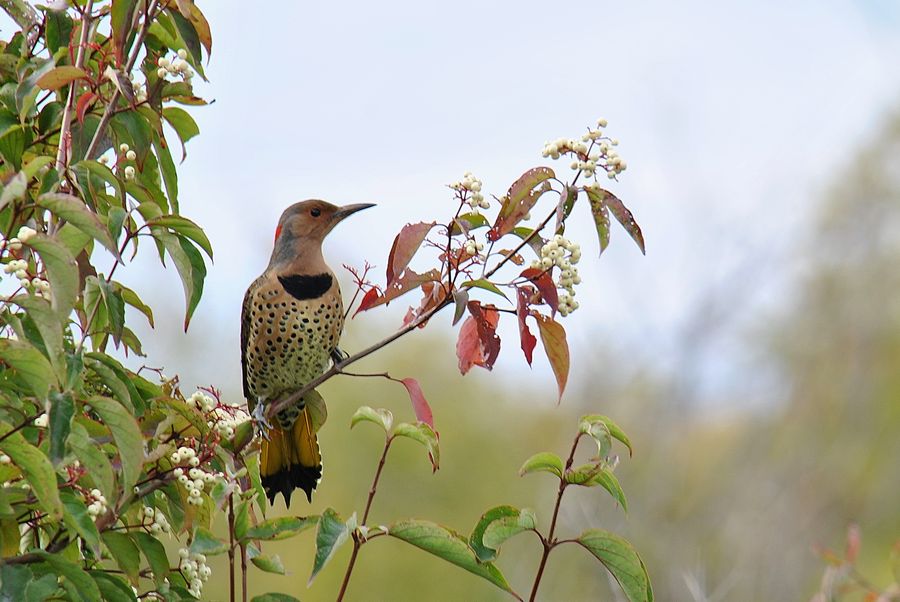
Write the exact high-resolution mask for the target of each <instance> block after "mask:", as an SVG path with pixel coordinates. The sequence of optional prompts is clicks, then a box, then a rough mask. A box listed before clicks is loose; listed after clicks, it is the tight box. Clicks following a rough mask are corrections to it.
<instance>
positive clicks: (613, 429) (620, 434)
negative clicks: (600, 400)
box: [579, 414, 634, 456]
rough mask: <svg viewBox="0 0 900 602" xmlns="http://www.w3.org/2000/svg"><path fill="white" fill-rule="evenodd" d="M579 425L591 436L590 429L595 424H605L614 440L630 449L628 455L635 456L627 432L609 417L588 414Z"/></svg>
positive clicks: (581, 419)
mask: <svg viewBox="0 0 900 602" xmlns="http://www.w3.org/2000/svg"><path fill="white" fill-rule="evenodd" d="M579 423H580V427H579V428H580V429H581V431H582V432H584V433H588V434H590V428H591V426H592V425H593V424H595V423H601V424H603V425H604V426H605V427H606V430H607V431H608V432H609V434H610V435H612V437H613V439H617V440H618V441H620V442H622V444H624V445H625V447H627V448H628V455H629V456H631V455H633V453H634V450H633V449H632V447H631V441H630V440H629V439H628V435H626V434H625V431H623V430H622V429H621V428H619V425H618V424H616V423H615V422H613V421H612V420H611V419H610V418H609V417H608V416H604V415H603V414H587V415H585V416H582V417H581V418H580V419H579Z"/></svg>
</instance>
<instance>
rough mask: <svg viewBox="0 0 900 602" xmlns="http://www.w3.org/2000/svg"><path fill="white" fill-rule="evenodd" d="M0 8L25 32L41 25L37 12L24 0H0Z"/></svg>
mask: <svg viewBox="0 0 900 602" xmlns="http://www.w3.org/2000/svg"><path fill="white" fill-rule="evenodd" d="M0 8H2V9H3V10H4V12H6V14H8V15H9V16H10V17H12V20H13V21H15V22H16V25H18V26H19V27H21V28H22V31H23V32H24V31H28V30H29V29H31V28H32V27H34V26H35V25H37V24H38V23H40V19H39V18H38V15H37V12H35V10H34V9H33V8H32V7H31V5H29V4H28V3H27V2H25V1H24V0H0Z"/></svg>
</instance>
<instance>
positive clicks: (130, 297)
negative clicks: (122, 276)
mask: <svg viewBox="0 0 900 602" xmlns="http://www.w3.org/2000/svg"><path fill="white" fill-rule="evenodd" d="M115 286H116V289H117V290H118V292H119V294H120V295H121V296H122V300H123V301H124V302H125V303H127V304H128V305H130V306H131V307H133V308H135V309H136V310H138V311H139V312H141V313H142V314H144V316H145V317H146V318H147V322H149V323H150V327H151V328H153V310H152V309H151V308H150V306H149V305H147V304H146V303H144V302H143V301H141V298H140V297H138V294H137V293H136V292H134V291H133V290H131V289H130V288H128V287H127V286H124V285H122V284H119V283H118V282H117V283H116V285H115Z"/></svg>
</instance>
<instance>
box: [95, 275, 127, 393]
mask: <svg viewBox="0 0 900 602" xmlns="http://www.w3.org/2000/svg"><path fill="white" fill-rule="evenodd" d="M97 283H98V284H99V286H100V296H101V297H102V298H103V303H104V304H105V305H106V318H107V320H108V321H109V327H110V333H111V334H112V336H113V341H115V343H116V346H117V347H118V345H119V341H121V339H122V331H123V330H124V328H125V302H124V301H123V300H122V296H121V295H120V294H119V293H118V292H117V291H116V290H114V289H113V287H112V286H111V285H110V283H109V282H108V281H107V280H106V278H104V277H102V276H100V277H98V278H97ZM129 403H131V402H130V400H129Z"/></svg>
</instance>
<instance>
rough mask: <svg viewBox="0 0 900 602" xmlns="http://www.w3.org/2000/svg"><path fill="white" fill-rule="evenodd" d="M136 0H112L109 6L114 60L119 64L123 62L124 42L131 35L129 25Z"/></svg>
mask: <svg viewBox="0 0 900 602" xmlns="http://www.w3.org/2000/svg"><path fill="white" fill-rule="evenodd" d="M136 7H137V0H112V7H111V8H110V27H111V28H112V38H113V48H114V49H115V52H116V60H117V64H118V65H119V66H122V65H124V64H125V58H126V56H127V55H128V48H127V47H126V46H125V42H126V41H127V40H128V38H129V37H130V36H131V33H132V31H131V27H132V23H133V18H134V9H135V8H136Z"/></svg>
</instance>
